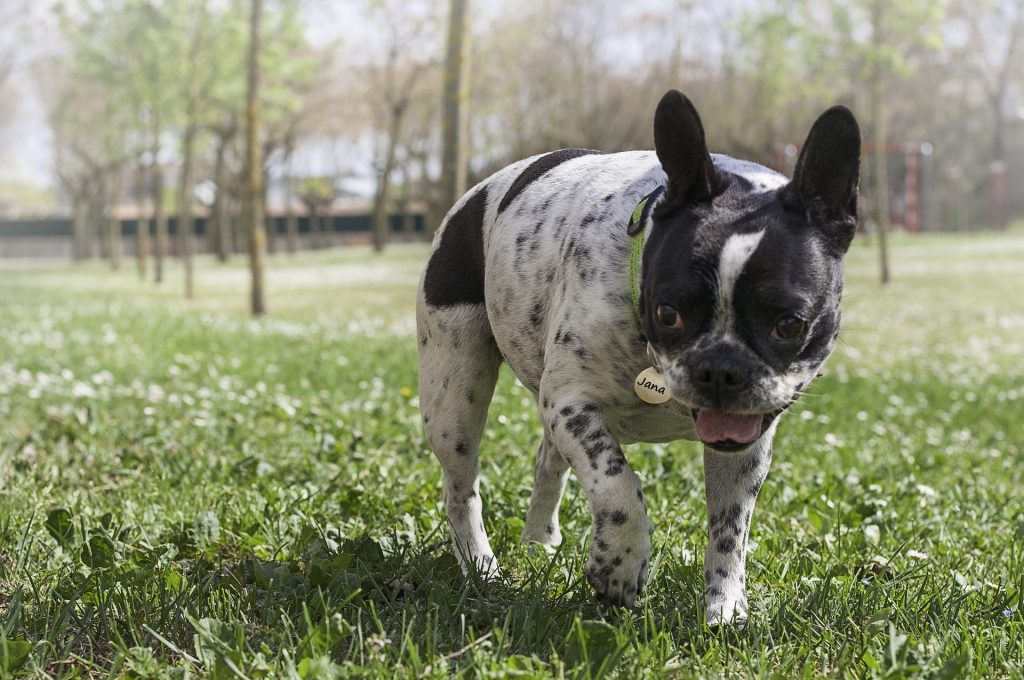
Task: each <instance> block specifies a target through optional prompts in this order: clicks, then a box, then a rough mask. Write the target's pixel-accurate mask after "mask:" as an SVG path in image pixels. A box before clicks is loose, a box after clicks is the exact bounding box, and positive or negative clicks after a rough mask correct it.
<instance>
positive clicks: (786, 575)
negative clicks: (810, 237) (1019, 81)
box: [0, 232, 1024, 678]
mask: <svg viewBox="0 0 1024 680" xmlns="http://www.w3.org/2000/svg"><path fill="white" fill-rule="evenodd" d="M893 250H894V253H893V269H894V273H895V277H896V278H895V281H894V283H893V284H892V285H891V286H889V287H887V288H882V287H880V286H879V285H878V284H877V283H876V282H875V251H874V250H873V249H871V248H869V247H867V246H866V245H865V244H855V245H854V247H853V249H852V251H851V254H850V257H849V272H848V278H849V281H848V285H847V296H846V299H845V301H844V322H845V326H844V332H843V335H842V343H841V345H840V346H839V348H838V349H837V351H836V353H835V355H834V356H833V357H832V358H831V359H830V360H829V362H828V363H827V364H826V371H825V375H824V376H823V377H822V378H820V379H819V380H818V381H817V382H816V383H815V384H814V385H813V386H812V388H811V390H810V392H811V393H812V394H809V395H808V396H806V397H804V399H803V400H802V401H801V402H799V403H798V404H797V405H796V407H795V408H793V409H791V411H790V412H789V413H787V414H786V416H785V418H784V421H783V425H782V426H781V428H780V434H779V436H778V437H777V440H776V454H775V462H774V465H773V469H772V472H771V474H770V476H769V478H768V480H767V482H766V483H765V485H764V488H763V491H762V492H761V500H760V502H759V503H758V506H757V510H756V512H755V515H754V523H753V527H752V530H751V539H752V542H751V551H750V556H749V573H748V582H749V584H750V604H751V620H750V623H749V624H748V625H747V627H746V628H745V629H744V630H734V629H726V630H712V629H708V628H707V627H705V626H704V625H703V623H702V620H701V619H702V610H701V606H700V596H701V590H702V586H703V584H702V579H703V576H702V566H701V561H702V555H703V549H704V546H705V543H706V540H707V539H706V529H705V521H706V517H705V511H704V505H703V482H702V470H701V462H700V460H701V458H700V450H699V448H698V447H697V446H696V445H695V444H692V443H686V442H680V443H677V444H672V445H642V444H638V445H633V446H630V447H628V448H627V455H628V456H629V457H630V460H631V462H632V464H633V467H634V468H635V469H636V470H637V472H638V474H639V475H640V477H641V479H642V480H643V483H644V490H645V493H646V495H647V499H648V506H649V508H650V511H651V518H652V520H653V521H654V524H655V535H654V544H655V558H654V561H653V564H652V570H651V576H650V580H649V583H648V588H647V590H646V594H645V596H644V597H643V599H642V604H641V605H640V606H639V607H638V608H637V609H635V610H631V611H630V610H606V609H602V608H600V607H599V606H598V605H596V604H595V603H594V602H593V600H592V598H591V594H590V591H589V586H587V584H586V582H585V581H584V580H583V578H582V563H583V560H584V556H585V554H586V553H585V549H586V543H587V540H588V538H587V532H588V525H589V521H588V515H587V512H586V503H585V499H584V497H583V496H582V494H581V493H580V491H579V489H578V487H577V486H576V485H575V482H570V486H569V489H568V491H567V494H566V498H565V501H564V503H563V506H562V518H563V529H562V532H563V535H564V536H565V537H566V540H565V543H564V544H563V546H562V547H561V548H560V549H559V550H558V551H557V552H556V553H555V554H553V555H549V554H547V553H545V552H543V551H540V552H536V553H531V552H530V551H529V550H527V549H526V548H525V547H524V546H522V545H520V543H519V535H520V532H521V530H522V526H523V518H524V516H525V514H526V507H527V502H528V500H529V492H530V482H531V472H532V467H533V460H532V458H533V451H534V449H535V447H536V444H537V440H538V436H539V425H538V423H537V419H536V416H535V414H534V412H533V408H532V400H531V398H530V395H529V393H528V392H527V391H526V390H525V389H524V388H523V387H521V386H519V385H517V384H516V382H515V381H514V379H513V378H512V376H511V375H510V374H509V373H508V372H507V371H505V372H504V373H503V376H502V379H501V381H500V383H499V386H498V391H497V393H496V396H495V398H494V402H493V404H492V407H491V418H490V424H489V427H488V429H487V432H486V435H485V440H484V444H483V451H482V471H483V477H484V480H483V486H484V490H483V495H484V503H485V517H486V522H487V525H488V526H487V529H488V531H489V533H490V536H491V540H492V544H493V545H494V547H495V550H496V552H497V554H498V556H499V558H500V559H501V560H502V566H503V568H504V572H505V580H504V581H503V582H501V583H497V584H482V583H479V582H476V581H473V580H471V581H470V582H469V583H465V582H464V581H463V579H462V577H461V575H460V574H459V572H458V569H457V568H456V566H455V563H454V559H453V558H452V556H451V554H450V549H449V544H448V538H447V531H446V527H445V521H444V515H443V511H442V508H441V504H440V473H439V468H438V467H437V466H436V464H435V463H434V460H433V457H432V454H431V453H430V451H429V450H428V449H427V447H426V445H425V443H424V441H423V436H422V429H421V426H420V423H419V413H418V410H417V399H416V350H415V337H414V323H413V318H412V310H413V291H414V288H415V285H416V281H417V278H418V276H419V271H420V269H421V267H422V265H423V262H424V258H425V256H426V252H427V251H426V248H425V247H423V246H402V247H396V248H394V249H393V251H392V252H391V253H389V254H388V255H387V256H385V257H383V258H379V257H376V256H374V255H372V254H370V253H369V252H368V251H366V250H356V249H352V250H346V251H331V252H320V253H315V254H307V255H302V256H300V257H297V258H294V259H289V258H286V257H283V256H277V257H275V258H273V259H272V262H271V265H270V267H271V268H270V277H269V286H270V290H271V298H270V309H271V312H272V315H271V316H270V317H269V318H267V319H265V320H261V321H251V320H249V318H248V317H247V316H246V314H245V303H246V292H245V291H246V283H245V282H246V278H245V270H244V267H243V264H242V263H241V262H236V263H233V264H230V265H228V266H227V267H220V266H218V265H216V264H215V263H214V262H213V261H208V260H201V261H200V262H199V264H198V273H197V284H196V289H197V293H198V300H197V301H195V302H193V303H185V302H184V301H182V300H180V290H181V283H180V278H179V277H180V271H179V270H178V269H176V268H173V267H172V269H171V276H170V279H169V280H168V281H167V282H166V283H165V284H164V285H163V287H161V288H156V287H154V286H153V285H152V284H149V283H147V284H141V283H139V282H138V280H137V278H136V276H135V274H134V271H132V270H131V269H130V268H129V269H127V270H126V271H123V272H120V273H116V274H114V273H110V272H108V271H106V270H105V269H104V268H103V267H102V266H101V265H99V264H93V265H85V266H82V267H79V268H70V267H65V266H64V263H53V262H51V263H45V264H42V265H40V264H33V263H24V262H18V263H11V262H2V261H0V420H2V422H3V427H2V428H0V676H6V675H9V674H11V673H17V674H24V675H26V676H36V677H42V676H50V675H58V676H64V677H108V676H114V677H146V678H184V677H212V678H236V677H237V678H259V677H300V678H332V677H338V678H342V677H345V678H347V677H396V676H398V677H419V676H426V677H448V676H450V675H452V674H459V675H463V676H466V677H474V676H490V677H504V676H507V675H518V676H523V677H550V676H558V677H562V676H564V677H596V676H601V675H606V674H611V675H614V676H617V677H623V678H632V677H692V676H709V677H722V676H730V677H731V676H735V675H751V676H758V677H778V678H792V677H812V676H819V675H827V676H848V677H919V676H927V677H943V678H955V677H963V676H974V677H984V678H992V677H1024V619H1022V614H1021V609H1020V604H1021V591H1022V589H1024V548H1022V547H1021V545H1022V543H1024V505H1022V503H1021V498H1022V494H1024V464H1022V462H1021V461H1022V456H1024V432H1022V427H1021V421H1022V415H1024V235H1022V234H1021V233H1019V232H1017V233H1009V234H1003V235H977V236H958V237H927V238H923V237H922V238H917V239H902V240H897V242H896V243H895V244H894V248H893Z"/></svg>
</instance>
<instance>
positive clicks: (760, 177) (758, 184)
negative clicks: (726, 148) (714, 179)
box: [711, 153, 789, 193]
mask: <svg viewBox="0 0 1024 680" xmlns="http://www.w3.org/2000/svg"><path fill="white" fill-rule="evenodd" d="M711 158H712V160H713V161H714V163H715V167H716V168H718V169H719V170H724V171H726V172H731V173H732V174H734V175H739V176H740V177H742V178H743V179H745V180H747V181H748V182H750V183H751V184H752V185H753V191H754V193H764V192H767V191H773V190H775V189H778V188H779V187H781V186H783V185H784V184H786V183H788V182H789V178H788V177H786V176H785V175H783V174H780V173H778V172H775V171H774V170H771V169H769V168H766V167H764V166H763V165H758V164H757V163H752V162H751V161H745V160H741V159H739V158H733V157H732V156H726V155H724V154H719V153H713V154H711Z"/></svg>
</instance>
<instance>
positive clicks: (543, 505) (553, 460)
mask: <svg viewBox="0 0 1024 680" xmlns="http://www.w3.org/2000/svg"><path fill="white" fill-rule="evenodd" d="M568 479H569V463H567V462H566V460H565V459H564V458H562V454H560V453H559V452H558V449H556V448H555V444H554V442H553V441H551V437H549V436H548V435H547V434H546V433H545V435H544V439H543V440H541V443H540V446H539V447H537V467H536V468H535V470H534V481H533V493H532V494H531V495H530V510H529V512H527V513H526V527H525V528H524V529H523V542H524V543H525V542H528V541H530V542H535V543H540V544H541V545H544V546H549V547H550V546H556V545H558V544H559V543H561V542H562V531H561V529H560V528H559V525H558V504H559V503H560V502H561V500H562V493H564V492H565V482H566V480H568Z"/></svg>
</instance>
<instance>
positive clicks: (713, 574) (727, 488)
mask: <svg viewBox="0 0 1024 680" xmlns="http://www.w3.org/2000/svg"><path fill="white" fill-rule="evenodd" d="M773 434H774V427H773V428H770V429H769V430H768V432H766V433H765V434H764V436H762V437H761V439H760V440H758V441H757V442H756V443H755V444H754V445H753V446H751V447H750V448H749V449H747V450H746V451H744V452H742V453H723V452H720V451H715V450H713V449H710V448H707V447H705V448H704V489H705V492H706V494H707V504H708V549H707V553H706V555H705V558H704V583H705V590H704V607H705V612H706V618H707V622H708V624H710V625H722V624H729V623H737V624H738V623H743V622H744V621H746V619H747V591H746V571H747V566H746V553H747V536H748V534H749V532H750V516H751V514H753V512H754V502H755V501H756V500H757V494H758V492H759V491H760V490H761V484H762V483H763V482H764V479H765V476H766V475H767V474H768V467H769V465H771V460H772V448H771V446H772V436H773Z"/></svg>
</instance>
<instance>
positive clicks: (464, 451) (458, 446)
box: [455, 442, 469, 456]
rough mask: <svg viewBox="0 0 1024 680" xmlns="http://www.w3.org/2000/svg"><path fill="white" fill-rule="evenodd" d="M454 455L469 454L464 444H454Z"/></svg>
mask: <svg viewBox="0 0 1024 680" xmlns="http://www.w3.org/2000/svg"><path fill="white" fill-rule="evenodd" d="M455 453H457V454H459V455H460V456H465V455H466V454H467V453H469V447H468V446H466V442H459V443H458V444H456V445H455Z"/></svg>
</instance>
